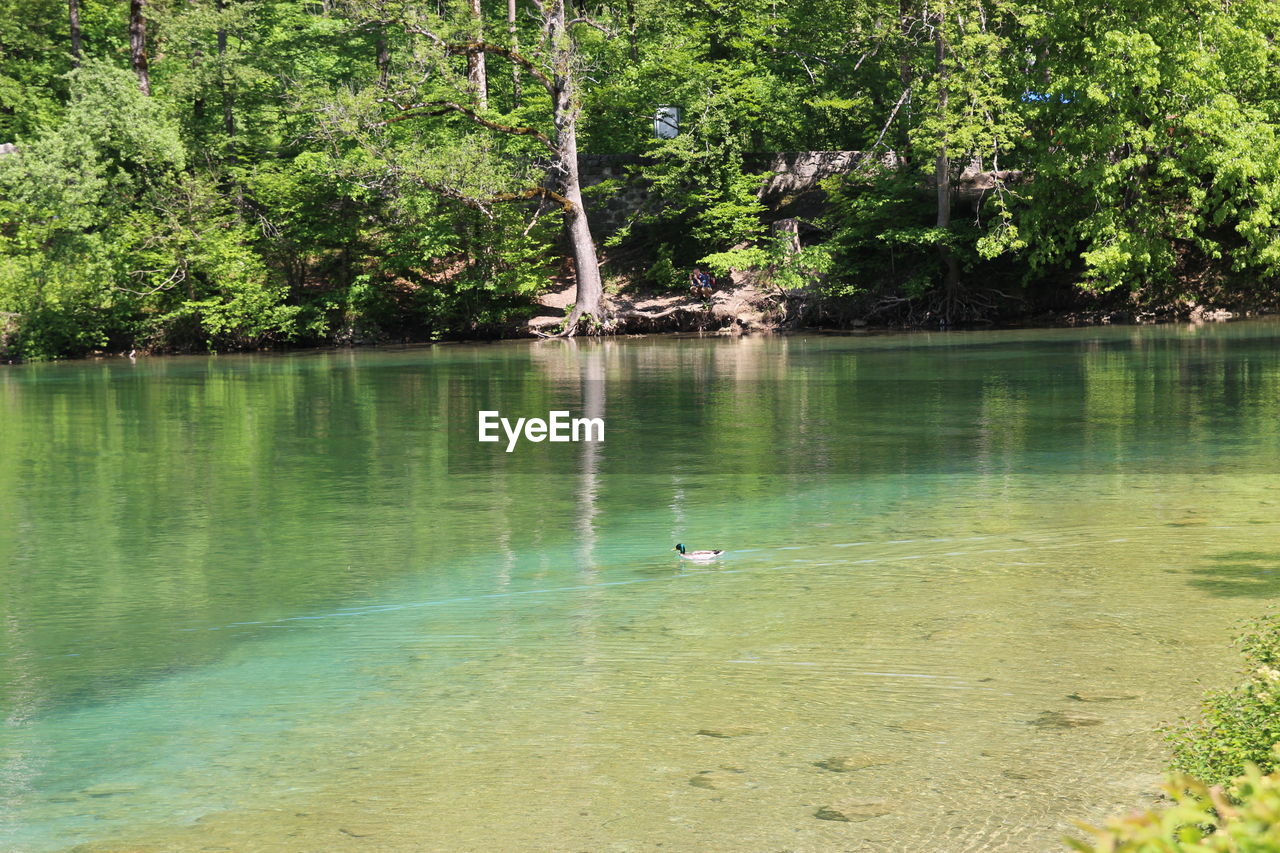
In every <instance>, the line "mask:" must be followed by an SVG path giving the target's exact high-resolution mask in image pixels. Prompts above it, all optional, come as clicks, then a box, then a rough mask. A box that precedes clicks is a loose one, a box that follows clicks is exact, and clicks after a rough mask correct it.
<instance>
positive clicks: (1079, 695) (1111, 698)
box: [1067, 690, 1140, 702]
mask: <svg viewBox="0 0 1280 853" xmlns="http://www.w3.org/2000/svg"><path fill="white" fill-rule="evenodd" d="M1067 698H1068V699H1074V700H1076V701H1077V702H1127V701H1129V700H1130V699H1138V698H1140V697H1139V696H1137V695H1136V694H1134V693H1089V692H1087V691H1084V690H1077V691H1076V692H1075V693H1068V694H1067Z"/></svg>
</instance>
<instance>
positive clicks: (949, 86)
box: [0, 0, 1280, 357]
mask: <svg viewBox="0 0 1280 853" xmlns="http://www.w3.org/2000/svg"><path fill="white" fill-rule="evenodd" d="M10 6H11V8H10V9H8V10H7V11H9V12H10V14H8V15H6V16H5V17H4V20H2V21H0V143H5V142H14V143H16V144H17V145H18V147H19V153H18V154H15V155H8V156H5V157H0V313H4V314H5V315H13V316H14V317H15V318H16V319H13V320H10V321H8V322H9V324H10V325H14V324H16V331H14V330H11V331H10V333H9V338H10V339H11V343H10V347H16V348H17V349H18V350H19V351H20V352H21V353H22V354H24V355H26V356H29V357H52V356H58V355H68V354H78V353H84V352H88V351H92V350H95V349H101V348H106V347H116V346H121V347H123V346H125V345H128V344H134V343H140V344H143V345H147V346H152V347H157V348H171V349H190V348H207V347H213V348H219V349H221V348H227V347H247V346H267V345H271V344H274V343H278V342H286V341H296V342H303V343H318V342H332V341H338V340H379V339H388V338H400V337H417V338H424V337H439V336H444V335H457V334H475V333H481V332H489V333H491V332H493V331H494V330H497V329H500V328H502V327H503V324H504V322H505V321H506V319H507V318H508V317H510V316H512V315H513V314H514V313H515V312H516V310H517V309H519V308H520V307H521V306H522V305H525V304H527V303H528V301H529V297H530V296H531V295H532V294H533V293H535V292H536V291H537V290H539V289H540V288H543V287H545V286H547V284H548V283H549V281H550V279H551V275H552V273H553V272H554V271H555V270H556V267H557V262H558V256H559V255H560V254H562V253H564V247H563V244H562V242H561V241H560V240H559V239H558V238H559V234H558V228H559V226H560V224H561V216H560V213H559V210H558V208H557V207H556V206H555V205H554V204H539V203H538V202H537V201H532V200H531V201H528V202H527V203H526V202H525V201H523V200H522V201H517V202H516V203H512V204H506V205H489V206H485V205H481V206H480V209H477V206H476V205H475V204H468V203H466V202H467V200H470V201H472V202H474V201H475V200H476V199H483V198H489V197H493V196H502V195H504V194H507V195H510V194H517V195H518V194H520V193H522V192H525V191H528V190H529V189H531V188H535V187H539V186H543V185H544V184H546V182H547V181H548V179H549V178H553V177H554V176H551V175H548V172H547V168H548V152H547V149H546V148H545V147H544V146H543V145H542V144H541V143H540V142H539V141H538V139H537V138H536V136H535V135H533V134H528V133H526V134H515V135H512V134H502V133H494V132H493V129H492V127H491V126H489V127H484V126H482V124H483V122H480V121H476V120H473V119H472V118H471V117H468V116H467V115H464V114H463V113H461V112H457V111H454V112H451V113H450V114H448V115H443V114H432V115H427V114H426V113H434V110H432V109H426V113H424V114H422V115H419V116H417V117H416V118H414V119H412V120H408V119H407V116H406V115H405V114H406V113H410V112H413V111H412V110H400V109H398V108H397V107H396V106H392V104H395V105H399V106H405V105H408V104H411V103H421V104H427V103H433V102H436V101H439V100H444V99H457V100H461V101H464V102H466V104H467V105H470V106H472V107H476V108H477V114H476V118H479V119H483V121H484V122H489V123H490V125H493V124H497V125H505V126H511V127H529V128H533V129H536V130H538V132H540V133H543V134H549V135H554V133H555V126H554V122H552V121H551V120H550V116H551V110H550V107H551V99H550V96H549V95H548V92H547V91H546V89H545V88H544V87H543V86H542V85H541V84H540V83H539V82H538V81H537V80H536V79H534V77H533V76H532V75H531V74H530V73H528V72H527V71H523V72H521V74H520V75H519V87H520V91H519V96H518V97H517V91H516V84H515V83H514V82H513V79H512V70H513V66H512V63H511V62H509V61H508V60H507V59H505V58H503V57H502V56H500V55H498V54H490V55H489V56H488V83H489V87H488V89H489V98H488V103H487V105H486V106H485V107H484V108H483V109H480V105H479V102H478V100H475V99H473V98H472V95H471V93H470V91H469V89H468V84H467V59H466V57H465V56H462V55H454V54H451V53H446V52H445V51H443V50H442V49H441V47H440V46H439V44H438V43H437V42H436V41H435V40H433V39H432V38H430V37H427V36H425V35H422V30H423V29H424V28H426V27H429V28H430V29H432V30H434V31H436V32H438V33H440V34H442V35H443V36H445V37H446V38H452V37H462V36H466V37H470V36H472V35H474V34H475V28H476V26H477V24H476V22H475V21H474V20H473V19H472V17H471V13H470V8H471V7H470V4H469V3H465V2H462V0H444V2H440V3H436V4H426V5H423V4H416V5H415V4H408V5H404V4H400V5H398V6H397V5H395V4H392V5H387V4H384V3H380V2H376V0H351V2H345V3H340V4H321V3H303V2H299V0H189V1H188V2H181V3H177V2H175V3H148V4H146V9H147V15H148V45H147V53H148V56H149V58H150V69H151V90H152V96H151V97H146V96H143V95H142V94H141V92H140V91H139V90H138V86H137V82H136V79H135V76H134V74H133V72H132V70H131V69H130V67H129V47H128V31H127V20H126V14H125V11H124V7H122V6H121V5H120V4H118V3H114V4H113V3H107V2H103V0H80V3H79V9H80V20H81V28H82V31H83V46H82V51H81V53H82V56H81V61H80V66H79V68H78V69H77V68H76V67H75V63H73V59H72V56H71V51H70V45H69V41H68V33H69V22H68V19H67V14H68V6H67V4H66V3H65V2H62V0H56V2H55V0H12V2H11V4H10ZM520 6H521V10H522V12H523V13H528V12H529V11H530V9H529V8H528V7H527V4H525V3H524V0H521V3H520ZM481 7H482V13H483V16H484V21H483V26H484V32H485V37H486V39H488V40H490V41H494V42H499V43H504V42H505V41H506V39H507V38H508V35H507V31H506V29H505V26H504V24H505V12H506V7H505V4H501V3H498V2H496V0H484V2H483V3H482V4H481ZM576 8H578V10H579V12H582V13H586V14H588V15H589V16H590V17H591V18H592V20H593V22H594V23H597V24H599V25H600V26H601V27H602V28H603V29H604V30H606V31H607V33H606V32H600V31H599V30H597V29H595V28H594V27H590V26H585V25H581V24H578V25H574V29H573V31H572V32H573V36H572V38H573V44H574V45H575V49H574V51H573V52H572V58H571V61H568V60H566V63H565V67H564V68H561V69H560V71H561V72H572V74H573V75H574V76H575V79H577V80H578V81H579V83H580V85H579V87H578V88H577V89H576V91H574V92H573V93H572V96H571V101H572V107H573V109H575V110H577V111H578V112H577V113H576V114H577V115H579V116H580V119H579V123H578V129H579V135H578V143H579V148H580V150H581V151H582V152H583V153H588V154H596V153H619V154H641V155H647V159H646V160H644V162H643V163H642V164H641V165H639V166H637V167H636V171H637V176H636V177H637V178H638V179H639V180H642V181H644V182H646V185H647V187H648V189H649V193H648V202H647V204H646V206H645V208H644V209H643V210H642V211H640V212H639V213H638V214H637V215H636V216H635V217H634V219H633V221H632V222H631V224H630V225H629V227H627V228H624V229H623V230H622V231H621V232H620V233H618V234H616V235H614V236H613V237H611V238H610V243H611V244H612V245H613V246H615V247H617V249H618V253H617V256H616V257H618V258H625V257H631V258H636V259H637V260H634V261H621V262H620V266H628V265H629V268H630V269H632V270H633V271H634V272H637V273H639V274H641V275H642V276H644V277H646V278H647V280H648V282H649V283H650V284H652V285H653V286H655V287H658V288H660V289H681V288H683V286H684V284H685V282H686V279H687V274H688V270H689V268H690V267H692V266H693V265H694V264H695V263H697V262H699V259H703V262H705V263H707V264H709V265H711V266H713V267H714V268H715V269H716V270H717V272H719V273H721V274H723V273H724V272H725V271H727V270H728V269H731V268H732V269H752V270H756V271H759V272H761V273H762V274H764V275H766V276H768V277H772V278H773V279H774V280H775V281H776V283H777V284H778V285H779V286H780V287H782V288H783V289H784V290H786V291H795V290H798V289H801V288H805V289H806V292H808V293H811V294H812V293H816V294H818V295H821V296H822V297H823V298H824V299H825V300H826V301H828V302H832V303H835V302H838V301H840V300H848V302H849V305H851V306H855V309H856V306H860V305H863V304H865V303H867V302H875V301H880V302H881V303H882V304H897V302H898V301H899V300H908V301H913V302H914V301H918V302H921V303H922V304H935V303H937V302H938V299H939V296H940V294H944V291H945V296H946V298H947V299H948V300H951V299H954V298H956V295H955V294H954V293H952V292H951V290H953V289H954V288H953V287H952V284H954V283H953V282H948V281H947V280H946V277H947V275H948V274H949V271H950V270H952V269H956V270H958V273H959V276H960V281H959V282H958V285H959V289H960V290H961V291H969V292H977V291H982V290H984V289H988V290H991V291H995V290H1000V291H1002V292H1009V291H1012V290H1014V289H1017V288H1022V290H1021V292H1022V293H1024V294H1026V295H1027V296H1029V297H1031V298H1034V297H1035V296H1036V295H1037V294H1039V293H1050V292H1056V290H1057V288H1059V287H1060V286H1061V285H1063V284H1072V285H1075V286H1077V287H1079V288H1082V289H1084V290H1088V291H1116V292H1118V293H1124V292H1126V291H1130V290H1133V291H1137V295H1138V296H1139V297H1147V298H1160V297H1161V296H1163V297H1166V298H1170V299H1171V298H1174V297H1178V298H1181V297H1184V296H1189V295H1195V294H1194V291H1195V290H1196V289H1197V288H1202V289H1206V290H1212V289H1217V288H1220V287H1222V286H1223V285H1225V284H1230V285H1232V286H1233V287H1235V288H1236V289H1237V290H1238V291H1239V292H1241V293H1243V294H1246V295H1248V296H1252V297H1255V298H1257V299H1259V300H1261V299H1262V298H1264V297H1266V296H1267V295H1269V294H1272V293H1273V292H1274V291H1275V290H1276V284H1277V282H1278V281H1280V4H1276V3H1274V2H1271V0H1233V2H1231V3H1221V2H1216V0H1186V2H1183V3H1180V4H1174V5H1170V4H1159V3H1151V2H1148V0H1118V2H1114V3H1109V4H1106V5H1103V6H1099V5H1098V4H1095V3H1086V2H1083V0H1047V2H1038V3H1031V2H1029V0H943V2H930V3H925V2H922V0H822V1H821V2H820V0H779V2H773V0H769V2H766V0H724V2H718V3H716V4H712V5H708V4H706V3H702V2H695V0H674V2H671V0H635V2H634V3H629V4H616V5H607V4H599V3H588V4H586V5H585V6H583V5H581V4H578V5H577V7H576ZM628 8H631V9H632V11H633V12H634V15H633V16H629V15H628V14H627V11H626V10H627V9H628ZM523 13H522V14H521V15H519V16H518V20H517V24H516V26H517V31H518V32H517V35H518V38H519V42H520V45H521V46H522V48H523V49H525V50H536V49H537V48H536V47H535V46H537V45H540V44H541V45H542V46H543V47H544V48H545V47H546V43H544V42H542V41H541V40H542V39H543V31H542V28H541V27H540V25H539V23H538V20H537V16H536V15H533V14H523ZM575 14H578V13H575ZM1188 22H1193V24H1194V25H1190V24H1189V23H1188ZM553 52H554V51H553ZM544 54H545V55H539V56H538V57H535V59H536V61H535V62H534V65H535V66H536V67H539V68H542V67H546V68H551V67H553V66H555V63H549V62H544V61H543V60H546V59H547V58H548V56H550V55H551V54H550V53H546V52H545V51H544ZM566 56H567V54H566ZM539 63H541V64H539ZM659 105H677V106H679V107H681V108H682V110H683V121H682V129H681V133H680V135H679V136H678V137H676V138H675V139H672V140H668V141H656V140H654V139H653V136H652V116H653V113H654V110H655V109H656V108H657V107H658V106H659ZM399 118H406V120H404V121H398V120H393V119H399ZM806 150H856V151H864V152H870V153H871V154H872V155H873V156H872V157H871V158H869V160H868V163H871V162H875V163H880V162H882V158H883V159H884V161H886V162H892V163H895V164H896V165H894V166H893V167H892V168H887V167H886V168H878V169H872V168H868V169H865V170H864V171H863V173H861V174H858V175H851V176H848V177H847V178H846V179H844V180H833V181H831V182H829V186H828V191H829V192H828V196H829V198H828V204H827V206H826V209H825V212H817V211H814V210H813V208H809V212H808V214H805V213H801V214H798V215H801V216H804V215H810V216H812V217H813V218H815V219H817V220H819V222H818V224H820V225H821V226H823V227H824V228H825V229H826V232H827V234H828V236H829V239H828V240H827V241H826V243H825V245H824V246H822V247H816V246H810V247H806V248H805V249H804V250H803V251H801V252H799V253H792V252H790V251H789V250H787V251H783V250H782V249H780V248H779V246H778V245H777V244H776V243H775V242H774V241H773V240H772V239H771V238H769V237H768V236H767V235H766V233H765V231H764V229H763V227H762V214H763V213H764V210H763V208H762V206H761V203H760V201H759V198H758V190H759V187H760V181H761V179H762V177H763V175H762V174H761V171H762V170H763V169H764V168H765V167H764V165H763V164H764V163H766V162H767V160H766V159H764V158H762V157H761V156H760V155H764V154H771V153H776V152H783V151H806ZM890 154H892V155H893V156H892V157H889V156H888V155H890ZM940 166H941V167H942V169H943V174H944V175H945V178H946V179H947V180H948V181H949V182H951V183H952V184H953V185H954V183H955V182H956V181H958V180H959V179H960V177H961V175H962V174H963V173H965V172H966V171H972V169H971V167H976V168H980V169H982V170H1014V174H1013V175H1011V176H1009V180H1008V181H1007V182H999V183H997V184H996V185H995V187H994V188H990V189H988V190H987V191H986V192H985V194H984V195H983V196H982V198H981V200H980V201H977V202H973V201H972V199H971V198H965V199H963V200H961V199H959V198H953V199H952V204H951V205H950V207H949V208H945V209H944V210H943V211H939V209H938V204H937V193H936V188H935V181H936V172H937V170H938V169H939V167H940ZM548 185H549V184H548ZM615 189H616V185H614V184H606V185H604V186H601V187H598V188H596V189H595V190H594V192H593V193H592V195H594V197H596V198H599V199H603V198H604V197H605V196H607V195H608V194H609V193H610V192H612V191H614V190H615ZM809 201H810V202H811V201H812V200H811V199H810V200H809ZM785 215H792V214H790V213H788V214H785ZM594 225H595V223H593V226H594ZM594 233H595V234H596V236H597V237H598V238H604V237H606V236H608V235H606V234H604V233H603V231H602V229H600V228H599V227H595V231H594ZM611 269H615V270H616V269H619V266H614V267H611ZM815 284H816V286H815ZM840 310H841V311H853V313H855V314H856V310H854V309H840ZM857 310H860V309H857Z"/></svg>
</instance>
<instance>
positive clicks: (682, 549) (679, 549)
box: [671, 545, 684, 554]
mask: <svg viewBox="0 0 1280 853" xmlns="http://www.w3.org/2000/svg"><path fill="white" fill-rule="evenodd" d="M671 550H672V551H679V552H680V553H681V554H683V553H684V546H683V545H677V546H676V547H674V548H672V549H671Z"/></svg>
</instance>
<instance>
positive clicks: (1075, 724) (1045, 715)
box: [1027, 711, 1102, 729]
mask: <svg viewBox="0 0 1280 853" xmlns="http://www.w3.org/2000/svg"><path fill="white" fill-rule="evenodd" d="M1027 725H1031V726H1035V727H1036V728H1038V729H1079V728H1083V727H1084V726H1098V725H1102V720H1099V719H1096V718H1094V717H1082V716H1080V715H1079V714H1071V713H1068V712H1066V711H1042V712H1041V713H1040V716H1038V717H1036V718H1035V719H1034V720H1031V721H1030V722H1029V723H1028V724H1027Z"/></svg>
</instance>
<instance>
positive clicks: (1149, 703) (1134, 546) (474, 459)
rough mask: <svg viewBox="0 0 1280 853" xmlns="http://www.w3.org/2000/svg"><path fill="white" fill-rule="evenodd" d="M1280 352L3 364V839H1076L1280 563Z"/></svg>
mask: <svg viewBox="0 0 1280 853" xmlns="http://www.w3.org/2000/svg"><path fill="white" fill-rule="evenodd" d="M1278 343H1280V325H1277V324H1273V323H1241V324H1231V325H1228V326H1214V327H1163V328H1152V327H1145V328H1124V329H1121V328H1114V329H1111V328H1108V329H1091V330H1049V331H1038V332H992V333H951V334H944V335H910V336H881V337H843V336H842V337H834V336H833V337H819V336H797V337H785V338H745V339H724V338H714V339H697V338H669V337H668V338H654V339H647V338H646V339H631V340H616V341H578V342H560V341H548V342H540V343H511V344H495V345H478V346H470V345H467V346H462V345H459V346H437V347H425V348H409V349H404V350H376V351H369V352H359V353H350V352H339V353H303V354H294V355H284V356H236V357H225V356H220V357H214V358H165V359H160V358H156V359H138V360H137V361H136V362H129V361H127V360H113V361H102V362H88V363H78V364H46V365H26V366H20V367H13V368H6V369H5V370H4V371H3V372H0V495H2V496H3V505H4V511H3V512H0V567H2V568H0V650H2V651H3V655H2V656H0V714H2V715H3V719H4V726H3V727H2V728H0V848H3V849H6V850H10V849H11V850H22V851H32V853H44V851H55V850H68V849H71V848H73V847H75V848H77V849H81V850H93V851H122V850H131V851H137V850H148V851H150V850H155V851H160V850H165V851H168V850H211V849H212V850H216V849H226V850H268V851H276V850H279V851H285V850H313V849H324V850H346V849H352V850H354V849H363V850H368V849H379V850H424V849H425V850H450V851H452V850H575V849H582V850H615V849H616V850H638V849H668V850H669V849H679V850H762V851H763V850H769V851H773V850H780V849H790V850H797V851H798V850H814V851H825V850H833V849H842V850H844V849H848V850H899V849H907V848H912V849H928V850H937V851H946V850H997V849H1010V850H1040V849H1045V850H1048V849H1059V839H1060V838H1061V836H1062V835H1064V834H1066V833H1067V832H1068V831H1069V830H1070V821H1071V820H1072V819H1075V818H1083V819H1088V820H1098V819H1101V818H1102V817H1103V816H1104V815H1107V814H1110V813H1112V812H1115V811H1125V810H1128V809H1130V808H1132V807H1134V806H1135V805H1141V804H1143V803H1145V802H1147V801H1148V799H1147V798H1149V796H1150V794H1151V792H1152V791H1153V790H1154V787H1155V784H1156V783H1157V781H1158V777H1159V773H1160V771H1161V769H1162V767H1163V764H1164V762H1165V760H1166V755H1165V752H1164V749H1163V747H1162V745H1161V743H1160V739H1159V736H1158V734H1157V733H1156V732H1155V729H1156V727H1157V726H1158V725H1159V724H1160V723H1161V722H1162V721H1167V720H1170V719H1172V718H1174V717H1176V716H1177V715H1179V714H1182V713H1187V712H1190V711H1191V710H1193V709H1194V706H1195V702H1196V699H1197V697H1198V695H1199V691H1200V690H1201V689H1202V685H1199V684H1196V680H1197V679H1201V680H1204V681H1205V682H1206V683H1221V682H1222V681H1223V680H1225V679H1226V678H1228V677H1229V673H1230V670H1231V668H1232V667H1233V666H1234V665H1235V661H1234V660H1233V658H1232V657H1231V654H1232V653H1231V652H1230V649H1229V639H1230V637H1231V635H1232V632H1233V630H1234V626H1235V625H1236V624H1237V623H1238V621H1239V620H1241V619H1243V618H1247V617H1249V616H1252V615H1255V614H1258V613H1261V612H1263V611H1264V610H1265V609H1266V608H1267V607H1268V605H1269V603H1270V599H1271V598H1272V597H1273V596H1274V595H1275V594H1276V592H1277V591H1280V574H1278V573H1277V570H1278V569H1280V547H1277V540H1276V536H1277V532H1278V530H1277V526H1276V521H1275V506H1276V504H1277V501H1280V486H1277V485H1275V484H1276V483H1277V480H1276V478H1275V476H1274V474H1275V473H1276V468H1275V463H1276V461H1277V459H1278V458H1280V452H1278V451H1280V426H1278V424H1280V419H1278V418H1280V402H1278V400H1280V396H1278V394H1277V392H1278V391H1280V347H1277V344H1278ZM481 408H484V409H499V410H501V411H502V412H503V414H504V415H506V414H510V415H511V416H517V417H519V416H523V417H532V416H537V417H545V415H546V412H548V411H550V410H552V409H561V408H563V409H569V410H571V411H573V412H574V413H575V414H593V415H594V414H598V415H600V416H602V417H604V418H605V420H606V423H607V430H606V440H605V441H604V442H603V443H602V444H598V445H586V444H582V445H572V444H571V445H555V446H552V445H547V444H543V445H525V446H521V447H520V448H518V449H517V450H516V451H515V452H514V453H511V454H506V453H503V452H502V449H503V446H502V445H492V444H484V445H482V444H480V443H478V442H477V441H476V440H475V427H476V422H475V417H476V411H477V410H478V409H481ZM677 541H680V542H684V543H686V544H688V545H689V547H690V548H704V547H716V548H725V549H728V553H727V554H726V555H725V556H724V557H723V558H722V559H720V560H718V561H715V562H713V563H709V564H705V565H703V564H692V563H688V562H681V561H679V560H678V559H677V558H675V555H674V554H672V553H671V550H670V549H671V547H672V545H673V544H674V543H675V542H677ZM1073 697H1075V698H1073ZM722 735H728V736H722ZM835 757H846V758H849V759H850V760H849V761H847V762H846V763H845V765H843V766H847V767H851V768H856V769H850V770H848V771H847V772H833V771H832V770H830V769H827V768H826V767H822V766H817V764H815V762H823V761H824V760H826V759H830V758H835ZM850 802H853V803H854V806H853V807H850ZM858 804H860V806H859V805H858ZM824 807H831V808H837V809H841V808H843V809H844V810H845V812H846V813H847V815H848V816H851V817H852V818H853V819H851V820H849V821H832V820H822V819H818V818H817V817H816V816H815V815H816V813H817V812H818V810H819V809H822V808H824Z"/></svg>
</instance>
